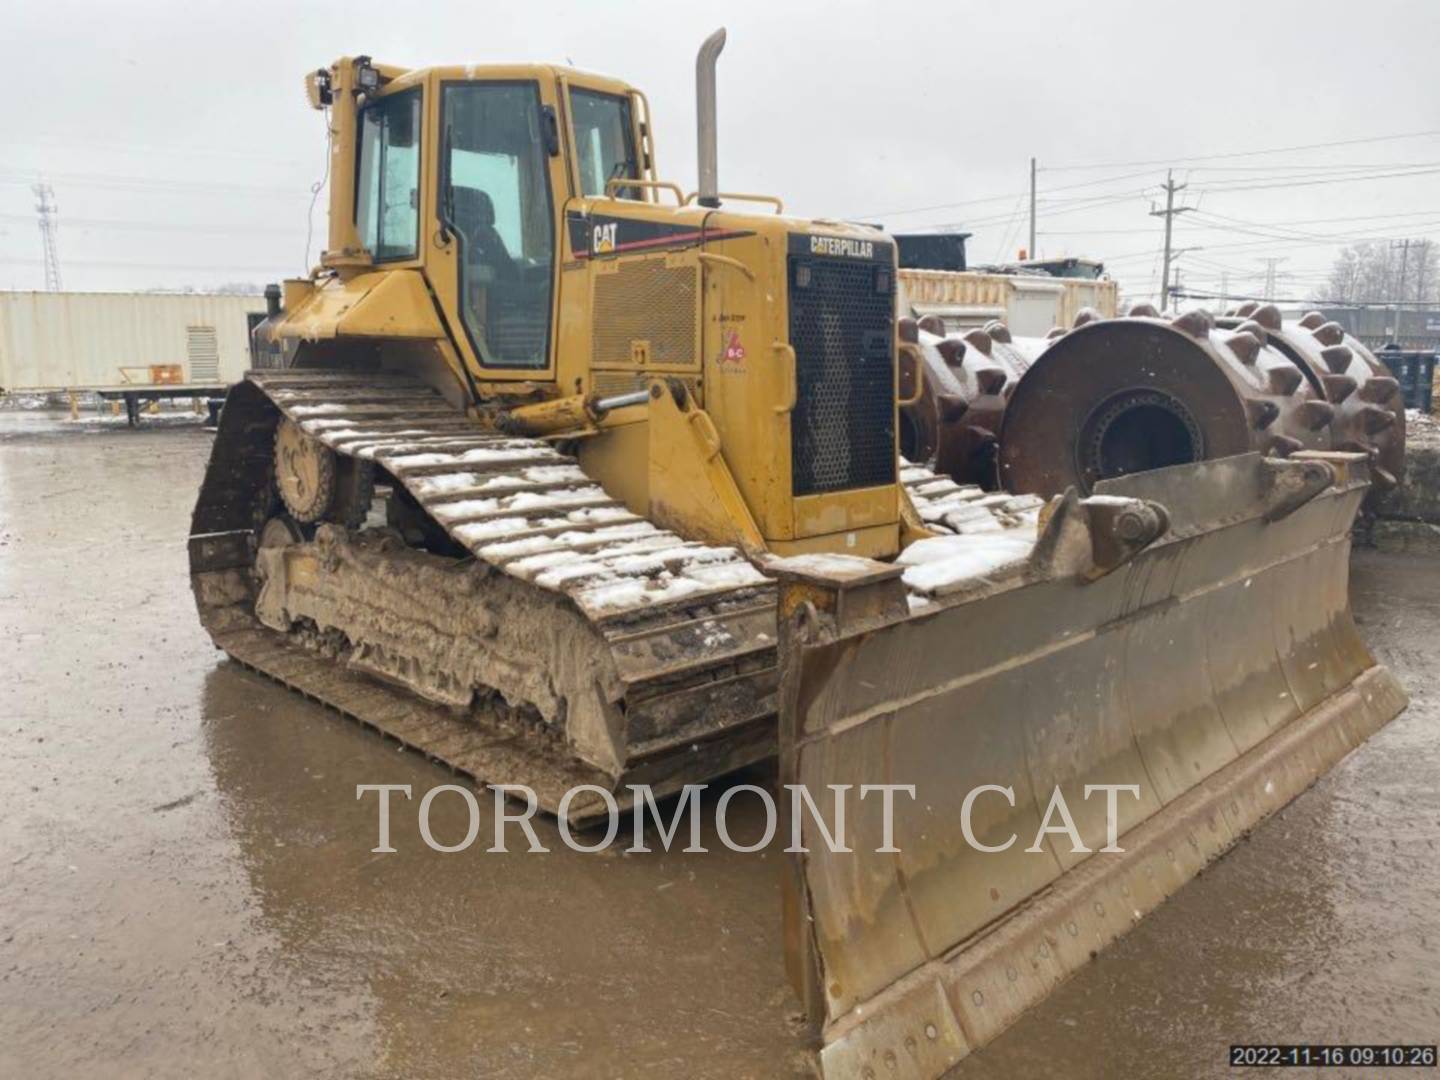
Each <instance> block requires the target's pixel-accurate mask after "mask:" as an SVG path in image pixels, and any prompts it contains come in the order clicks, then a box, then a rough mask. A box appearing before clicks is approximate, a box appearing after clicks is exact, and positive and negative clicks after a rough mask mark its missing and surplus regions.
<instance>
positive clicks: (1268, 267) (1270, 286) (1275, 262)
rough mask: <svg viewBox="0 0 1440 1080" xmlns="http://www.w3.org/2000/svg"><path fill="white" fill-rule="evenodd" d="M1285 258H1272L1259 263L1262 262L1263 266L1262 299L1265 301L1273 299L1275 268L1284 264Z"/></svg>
mask: <svg viewBox="0 0 1440 1080" xmlns="http://www.w3.org/2000/svg"><path fill="white" fill-rule="evenodd" d="M1286 258H1287V256H1284V255H1282V256H1280V257H1279V258H1273V257H1272V258H1265V259H1261V260H1260V262H1263V263H1264V264H1265V297H1264V299H1265V300H1267V301H1269V300H1274V299H1275V267H1277V266H1279V265H1280V264H1281V263H1282V262H1284V261H1285V260H1286Z"/></svg>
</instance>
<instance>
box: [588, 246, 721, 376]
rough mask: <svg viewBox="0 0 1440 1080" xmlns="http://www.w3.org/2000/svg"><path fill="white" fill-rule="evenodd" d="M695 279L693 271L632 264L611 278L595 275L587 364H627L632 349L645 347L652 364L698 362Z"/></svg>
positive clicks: (658, 263)
mask: <svg viewBox="0 0 1440 1080" xmlns="http://www.w3.org/2000/svg"><path fill="white" fill-rule="evenodd" d="M698 274H699V271H698V269H697V268H696V267H695V266H693V265H692V266H666V265H665V260H664V259H663V258H660V259H635V260H630V261H626V262H622V263H621V264H620V268H619V269H618V270H617V271H616V272H614V273H596V275H595V307H594V326H593V330H592V333H591V342H592V345H591V356H590V359H591V362H592V363H594V364H628V363H630V362H631V361H632V360H633V359H634V353H633V349H632V343H633V342H636V341H644V342H648V348H649V362H650V363H652V364H692V363H694V362H695V359H696V334H695V327H696V306H697V302H698V297H699V292H698V281H697V278H698Z"/></svg>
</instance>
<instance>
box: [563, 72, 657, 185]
mask: <svg viewBox="0 0 1440 1080" xmlns="http://www.w3.org/2000/svg"><path fill="white" fill-rule="evenodd" d="M570 103H571V104H570V108H571V111H572V112H573V113H574V124H575V154H576V156H577V157H578V158H579V163H580V192H581V194H582V195H604V194H605V184H606V182H607V181H609V180H614V179H616V178H626V179H631V180H638V179H640V168H639V166H638V165H637V164H636V157H635V134H634V126H633V125H632V124H631V122H630V101H629V99H628V98H623V97H619V96H617V95H615V94H600V93H596V92H595V91H593V90H572V91H571V92H570ZM637 191H638V189H637V188H621V189H619V190H618V191H617V192H616V194H617V195H619V196H620V197H621V198H626V199H631V198H638V195H637V194H636V192H637Z"/></svg>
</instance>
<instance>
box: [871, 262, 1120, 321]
mask: <svg viewBox="0 0 1440 1080" xmlns="http://www.w3.org/2000/svg"><path fill="white" fill-rule="evenodd" d="M897 284H898V286H899V287H898V288H897V289H896V303H897V306H898V313H899V314H900V315H901V316H902V317H903V316H910V317H912V318H917V319H919V318H924V317H925V316H926V315H934V316H937V317H938V318H939V319H940V320H941V321H942V322H943V323H944V324H945V329H946V330H947V331H950V332H954V331H958V330H966V329H968V328H970V327H972V326H984V325H985V324H986V323H987V322H989V321H990V320H991V319H1003V320H1005V322H1006V323H1007V324H1008V325H1009V327H1010V332H1011V333H1012V334H1015V335H1017V336H1020V337H1043V336H1044V335H1045V334H1046V333H1048V332H1049V331H1050V329H1051V328H1052V327H1055V326H1064V327H1069V326H1070V325H1071V323H1073V322H1074V321H1075V316H1076V314H1077V313H1078V312H1079V311H1080V310H1081V309H1082V308H1087V307H1088V308H1094V309H1095V310H1096V311H1098V312H1099V313H1100V314H1101V315H1103V316H1106V317H1107V318H1108V317H1110V316H1113V315H1115V314H1116V305H1117V304H1118V296H1117V290H1116V284H1115V282H1113V281H1110V280H1107V279H1095V278H1060V277H1049V276H1048V275H1042V274H982V273H975V272H972V271H952V270H909V269H902V270H901V271H900V274H899V279H898V282H897Z"/></svg>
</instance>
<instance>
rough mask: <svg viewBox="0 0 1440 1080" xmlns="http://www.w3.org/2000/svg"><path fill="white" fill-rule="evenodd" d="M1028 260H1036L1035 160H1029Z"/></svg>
mask: <svg viewBox="0 0 1440 1080" xmlns="http://www.w3.org/2000/svg"><path fill="white" fill-rule="evenodd" d="M1029 252H1030V258H1032V259H1034V258H1038V256H1037V255H1036V253H1035V159H1034V158H1033V157H1032V158H1031V159H1030V248H1029Z"/></svg>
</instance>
